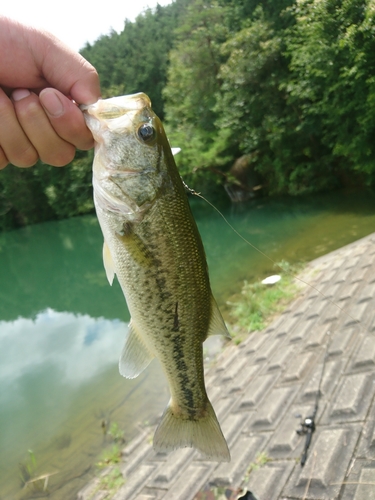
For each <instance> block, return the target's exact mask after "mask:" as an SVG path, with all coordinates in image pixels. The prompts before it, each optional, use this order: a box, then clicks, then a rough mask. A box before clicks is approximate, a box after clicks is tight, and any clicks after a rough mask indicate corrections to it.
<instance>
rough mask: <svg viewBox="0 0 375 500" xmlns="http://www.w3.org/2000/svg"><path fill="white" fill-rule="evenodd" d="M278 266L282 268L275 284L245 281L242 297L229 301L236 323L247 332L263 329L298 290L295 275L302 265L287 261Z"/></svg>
mask: <svg viewBox="0 0 375 500" xmlns="http://www.w3.org/2000/svg"><path fill="white" fill-rule="evenodd" d="M277 266H278V267H279V268H280V269H282V273H281V279H280V281H278V282H277V283H275V284H274V285H264V284H262V283H248V282H247V281H245V282H244V285H243V287H242V291H241V298H240V299H239V300H237V301H236V302H229V303H228V304H229V305H230V306H231V315H232V316H233V317H234V318H235V320H236V324H237V325H239V326H241V327H242V328H244V329H245V330H246V332H251V331H255V330H263V329H264V328H265V327H266V325H267V324H268V323H269V321H270V320H271V318H272V317H273V315H274V314H275V313H276V312H280V311H282V310H283V309H285V306H286V305H287V304H288V303H289V302H290V301H291V300H292V299H293V298H294V297H295V295H296V292H297V291H298V288H297V285H296V282H295V276H296V273H297V272H298V270H299V269H300V266H291V265H290V264H288V263H286V262H281V263H280V264H278V265H277Z"/></svg>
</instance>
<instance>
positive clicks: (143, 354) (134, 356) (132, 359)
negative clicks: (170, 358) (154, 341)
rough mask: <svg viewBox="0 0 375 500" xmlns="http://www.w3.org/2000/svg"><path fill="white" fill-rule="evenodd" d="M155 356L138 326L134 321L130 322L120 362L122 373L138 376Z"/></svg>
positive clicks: (129, 376) (131, 376) (127, 375)
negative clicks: (142, 337) (141, 335)
mask: <svg viewBox="0 0 375 500" xmlns="http://www.w3.org/2000/svg"><path fill="white" fill-rule="evenodd" d="M153 358H154V355H153V354H152V353H151V352H150V351H149V349H148V348H147V346H146V345H145V344H144V342H143V341H142V339H141V337H140V335H139V334H138V332H137V328H136V326H135V325H134V323H133V322H130V324H129V331H128V335H127V337H126V340H125V344H124V347H123V350H122V353H121V357H120V362H119V369H120V373H121V375H122V376H123V377H125V378H136V377H138V375H139V374H140V373H142V372H143V370H144V369H145V368H146V367H147V366H148V365H149V364H150V362H151V361H152V359H153Z"/></svg>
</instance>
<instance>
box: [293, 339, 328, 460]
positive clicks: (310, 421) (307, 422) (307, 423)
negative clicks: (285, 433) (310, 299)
mask: <svg viewBox="0 0 375 500" xmlns="http://www.w3.org/2000/svg"><path fill="white" fill-rule="evenodd" d="M327 335H329V332H327ZM328 345H329V341H328V342H327V344H326V348H325V351H324V358H323V366H322V372H321V374H320V379H319V386H318V391H317V393H316V396H315V405H314V410H313V412H312V414H311V415H309V416H308V417H306V418H305V419H304V421H303V422H302V423H301V424H300V425H301V427H300V429H297V431H296V432H297V434H298V435H299V436H306V439H305V445H304V447H303V451H302V455H301V461H300V464H301V467H303V466H304V465H305V463H306V460H307V453H308V450H309V447H310V444H311V440H312V435H313V434H314V432H315V429H316V426H315V417H316V414H317V413H318V408H319V399H320V394H321V392H320V388H321V385H322V380H323V375H324V370H325V366H326V361H327V353H328Z"/></svg>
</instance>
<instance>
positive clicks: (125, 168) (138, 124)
mask: <svg viewBox="0 0 375 500" xmlns="http://www.w3.org/2000/svg"><path fill="white" fill-rule="evenodd" d="M81 109H82V111H83V113H84V116H85V120H86V124H87V126H88V128H89V129H90V130H91V132H92V134H93V136H94V139H95V142H96V145H95V159H94V164H93V186H94V198H95V203H96V204H98V205H99V206H100V207H101V208H102V209H105V210H109V211H112V212H117V213H118V212H120V213H121V214H122V215H124V214H127V216H128V218H129V219H133V220H136V219H137V218H138V219H139V218H140V217H141V216H142V214H143V213H144V212H145V211H146V210H147V209H148V208H149V207H150V206H151V205H152V203H153V202H154V201H155V200H156V199H157V197H158V195H159V193H160V190H161V189H162V187H163V183H165V179H166V175H165V172H164V171H163V165H164V164H165V162H163V161H162V159H163V158H164V157H165V156H166V155H167V156H172V153H171V150H170V147H169V143H168V140H167V138H166V135H165V132H164V129H163V126H162V124H161V122H160V120H159V119H158V117H157V116H156V115H155V113H154V112H153V111H152V109H151V101H150V99H149V98H148V97H147V95H146V94H143V93H138V94H132V95H126V96H120V97H113V98H110V99H99V101H97V102H96V103H94V104H90V105H84V106H81Z"/></svg>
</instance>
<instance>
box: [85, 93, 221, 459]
mask: <svg viewBox="0 0 375 500" xmlns="http://www.w3.org/2000/svg"><path fill="white" fill-rule="evenodd" d="M82 109H83V111H84V115H85V119H86V123H87V126H88V127H89V129H90V130H91V131H92V133H93V136H94V138H95V141H96V146H95V158H94V164H93V187H94V202H95V207H96V213H97V216H98V219H99V223H100V226H101V229H102V232H103V236H104V247H103V259H104V267H105V270H106V273H107V277H108V280H109V282H110V283H111V284H112V281H113V278H114V275H115V274H116V275H117V278H118V280H119V282H120V285H121V288H122V290H123V292H124V295H125V298H126V301H127V304H128V308H129V311H130V314H131V322H130V324H129V330H128V334H127V337H126V339H125V345H124V348H123V351H122V355H121V358H120V363H119V366H120V373H121V374H122V375H123V376H124V377H127V378H134V377H137V376H138V375H139V374H140V373H141V372H142V371H143V370H144V369H145V368H146V366H147V365H148V364H149V363H150V361H151V360H152V359H153V358H154V357H156V358H157V359H158V360H159V361H160V363H161V365H162V368H163V371H164V373H165V375H166V377H167V379H168V383H169V387H170V392H171V400H170V402H169V405H168V407H167V408H166V410H165V412H164V414H163V417H162V419H161V422H160V424H159V426H158V427H157V429H156V432H155V436H154V440H153V446H154V449H155V451H157V452H159V451H161V452H165V451H171V450H174V449H177V448H181V447H193V448H196V449H197V450H199V451H200V452H201V453H202V454H203V456H204V457H205V458H206V459H209V460H215V461H229V460H230V454H229V450H228V446H227V443H226V441H225V438H224V436H223V434H222V431H221V429H220V425H219V423H218V421H217V418H216V415H215V412H214V410H213V408H212V405H211V403H210V401H209V400H208V397H207V393H206V389H205V384H204V369H203V347H202V344H203V342H204V340H205V339H206V338H207V336H208V335H211V334H224V335H228V332H227V329H226V326H225V324H224V321H223V319H222V317H221V314H220V312H219V310H218V307H217V305H216V302H215V300H214V298H213V296H212V292H211V288H210V282H209V276H208V270H207V264H206V258H205V253H204V249H203V244H202V241H201V238H200V235H199V233H198V229H197V226H196V224H195V221H194V219H193V216H192V213H191V210H190V207H189V204H188V200H187V195H186V192H185V188H184V186H183V183H182V181H181V178H180V175H179V173H178V170H177V167H176V164H175V162H174V158H173V155H172V152H171V148H170V146H169V143H168V140H167V137H166V134H165V132H164V130H163V126H162V124H161V122H160V120H159V119H158V118H157V116H156V115H155V113H154V112H153V111H152V109H151V102H150V100H149V98H148V97H147V96H146V95H145V94H142V93H140V94H134V95H128V96H122V97H115V98H111V99H105V100H99V101H98V102H97V103H95V104H92V105H88V106H82Z"/></svg>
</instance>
